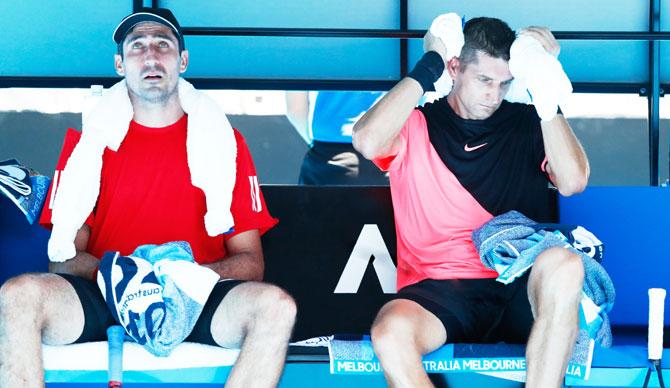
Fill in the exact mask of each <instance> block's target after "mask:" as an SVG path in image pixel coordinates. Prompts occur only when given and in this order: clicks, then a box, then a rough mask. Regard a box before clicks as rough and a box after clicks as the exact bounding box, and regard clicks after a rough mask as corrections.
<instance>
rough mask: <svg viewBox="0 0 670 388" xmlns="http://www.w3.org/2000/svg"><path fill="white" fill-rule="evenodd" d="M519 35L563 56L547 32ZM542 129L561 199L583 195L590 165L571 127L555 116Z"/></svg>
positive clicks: (533, 30)
mask: <svg viewBox="0 0 670 388" xmlns="http://www.w3.org/2000/svg"><path fill="white" fill-rule="evenodd" d="M520 35H528V36H531V37H533V38H534V39H536V40H537V41H539V42H540V43H541V44H542V46H543V47H544V49H545V50H546V51H547V52H549V53H550V54H552V55H553V56H555V57H557V56H558V54H559V53H560V46H559V44H558V42H557V41H556V39H555V38H554V36H553V35H552V33H551V31H549V29H547V28H544V27H528V28H525V29H523V30H521V31H520ZM540 125H541V127H542V136H543V138H544V151H545V154H546V155H547V173H548V174H549V179H551V182H552V183H553V184H554V186H556V188H558V191H559V192H560V193H561V194H562V195H565V196H569V195H572V194H577V193H580V192H582V191H583V190H584V188H586V184H587V183H588V180H589V174H590V167H589V161H588V159H587V157H586V153H585V152H584V148H582V145H581V144H580V143H579V140H578V139H577V137H576V136H575V133H574V132H573V130H572V128H571V127H570V124H569V123H568V121H567V120H566V119H565V117H563V115H562V114H556V115H555V116H554V117H553V118H552V119H551V120H542V122H541V124H540Z"/></svg>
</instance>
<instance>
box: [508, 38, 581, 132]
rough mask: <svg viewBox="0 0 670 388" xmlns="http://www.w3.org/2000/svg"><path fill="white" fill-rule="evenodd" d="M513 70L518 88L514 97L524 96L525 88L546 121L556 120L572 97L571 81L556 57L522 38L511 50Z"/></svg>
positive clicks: (514, 91) (511, 68) (539, 44)
mask: <svg viewBox="0 0 670 388" xmlns="http://www.w3.org/2000/svg"><path fill="white" fill-rule="evenodd" d="M509 70H510V72H511V73H512V75H513V76H514V82H515V83H517V85H516V86H514V87H512V88H511V89H512V90H511V92H512V93H513V94H514V96H518V97H523V96H524V92H523V89H524V86H523V85H525V88H526V89H527V90H528V93H527V94H529V95H530V98H531V100H532V102H533V105H535V109H536V110H537V114H538V115H539V116H540V118H541V119H542V120H543V121H548V120H551V119H552V118H554V116H555V115H556V112H557V111H558V106H559V105H560V104H562V103H564V102H565V101H566V100H567V98H568V97H570V94H571V93H572V84H571V83H570V79H568V76H567V75H566V74H565V71H563V66H561V63H560V62H559V61H558V59H557V58H556V57H554V56H553V55H551V54H550V53H548V52H547V50H545V49H544V47H542V44H541V43H540V42H539V41H537V40H536V39H535V38H533V37H530V36H528V35H524V34H521V35H519V36H518V37H517V38H516V40H514V43H512V47H511V48H510V60H509Z"/></svg>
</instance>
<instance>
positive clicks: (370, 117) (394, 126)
mask: <svg viewBox="0 0 670 388" xmlns="http://www.w3.org/2000/svg"><path fill="white" fill-rule="evenodd" d="M423 47H424V52H428V51H435V52H437V53H438V54H440V56H441V57H442V60H443V61H445V63H446V60H445V58H446V56H447V49H446V48H445V47H444V44H443V43H442V41H441V40H440V39H438V38H437V37H435V36H434V35H433V34H431V33H430V31H429V32H427V33H426V36H424V38H423ZM423 93H424V90H423V89H422V88H421V85H420V84H419V82H417V81H416V80H414V79H412V78H409V77H405V78H403V79H402V80H401V81H400V82H399V83H398V84H397V85H396V86H394V87H393V89H391V91H389V93H388V94H387V95H386V96H384V98H382V99H381V100H380V101H379V102H377V103H376V104H375V105H374V106H373V107H372V109H370V110H369V111H367V112H366V113H365V115H363V117H361V119H360V120H358V122H357V123H356V125H354V134H353V145H354V148H356V149H357V150H358V152H360V153H361V154H363V156H365V157H366V158H367V159H377V158H382V157H386V156H391V155H395V154H397V153H398V146H399V143H398V139H399V136H398V135H399V134H400V130H401V129H402V126H403V125H404V124H405V121H407V119H408V118H409V115H410V114H411V113H412V110H413V109H414V107H415V106H416V104H417V103H418V102H419V100H420V99H421V97H422V96H423Z"/></svg>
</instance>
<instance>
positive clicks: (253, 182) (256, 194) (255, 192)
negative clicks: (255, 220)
mask: <svg viewBox="0 0 670 388" xmlns="http://www.w3.org/2000/svg"><path fill="white" fill-rule="evenodd" d="M249 186H250V188H251V210H253V211H255V212H256V213H260V212H261V211H262V210H263V205H262V204H261V194H260V189H259V187H258V177H257V176H256V175H250V176H249Z"/></svg>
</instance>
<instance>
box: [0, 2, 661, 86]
mask: <svg viewBox="0 0 670 388" xmlns="http://www.w3.org/2000/svg"><path fill="white" fill-rule="evenodd" d="M666 3H667V2H662V12H661V15H662V23H661V29H662V30H665V31H668V30H670V26H669V24H670V23H668V20H669V16H668V12H670V7H669V6H668V5H667V4H666ZM158 5H160V6H165V7H168V8H171V9H172V10H173V11H174V13H175V14H176V15H177V17H178V18H179V19H180V21H181V23H182V25H184V26H187V27H205V26H207V27H282V28H287V27H288V28H291V27H294V28H369V29H399V28H400V1H397V0H370V1H360V0H329V1H318V2H315V1H305V0H302V1H299V0H286V1H281V2H278V1H271V0H259V1H236V2H229V1H225V2H213V1H205V0H196V1H188V2H186V1H177V0H166V1H158ZM648 7H649V0H642V1H630V0H616V1H606V0H593V1H583V0H551V1H542V2H538V1H535V0H514V1H512V0H500V1H495V2H491V1H487V0H471V1H467V2H465V1H450V0H408V28H409V29H425V28H427V27H428V25H429V23H430V21H431V20H432V18H433V17H434V16H436V15H437V14H439V13H442V12H446V11H456V12H459V13H460V14H463V15H465V16H467V17H474V16H479V15H492V16H497V17H500V18H502V19H505V20H507V21H508V22H509V24H510V25H511V27H512V28H515V29H517V28H521V27H524V26H526V25H529V24H534V25H547V26H549V27H550V28H551V29H552V30H555V31H628V32H643V31H647V30H648V28H649V15H648ZM131 9H132V1H131V0H100V1H89V0H63V1H57V2H45V1H41V0H4V1H2V2H0V12H1V14H2V15H3V22H2V23H0V47H2V48H3V52H4V53H5V55H3V56H2V57H0V76H82V77H86V76H89V77H101V76H106V77H113V76H114V75H115V74H114V72H113V68H112V62H111V56H112V54H113V53H114V44H113V43H112V42H111V39H110V35H111V32H112V30H113V28H114V26H115V24H116V23H117V22H118V21H119V20H120V19H121V18H122V17H123V16H125V15H126V14H128V13H129V12H130V11H131ZM561 44H562V47H563V50H562V54H561V60H562V62H563V64H564V66H565V68H566V71H567V72H568V74H569V75H570V78H571V79H572V81H574V82H621V83H638V82H644V81H646V79H647V74H648V63H647V44H646V42H640V41H625V42H624V41H608V42H604V41H581V42H576V41H567V40H566V41H563V42H561ZM187 45H188V47H189V49H190V51H191V56H192V58H193V61H192V66H191V68H190V69H189V71H188V73H187V76H188V77H194V78H195V77H209V78H211V77H215V78H216V77H218V78H261V79H262V78H274V79H289V80H290V79H359V80H393V79H398V77H399V75H400V65H399V63H400V49H399V46H400V45H399V44H398V40H397V39H377V38H294V37H276V38H271V37H196V36H189V37H187ZM662 46H663V49H662V57H663V58H664V59H665V63H670V51H668V49H667V47H666V44H663V45H662ZM7 53H11V55H7ZM420 53H421V42H420V40H418V39H415V40H411V42H410V48H409V65H410V66H411V65H412V64H413V63H414V62H415V61H416V59H417V58H418V56H419V55H420ZM661 69H662V81H663V82H668V81H669V80H670V66H661Z"/></svg>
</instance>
